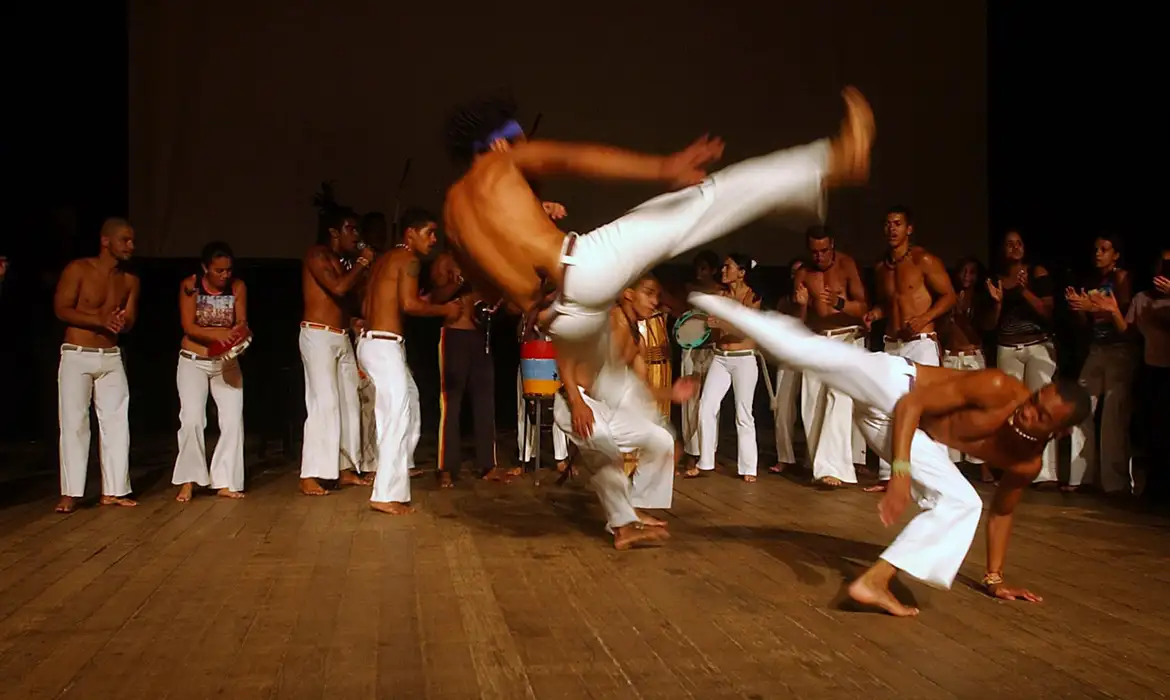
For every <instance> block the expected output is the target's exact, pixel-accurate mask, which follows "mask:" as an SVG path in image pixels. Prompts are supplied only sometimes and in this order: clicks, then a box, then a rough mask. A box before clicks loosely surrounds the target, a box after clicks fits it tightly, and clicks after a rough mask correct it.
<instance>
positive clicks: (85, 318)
mask: <svg viewBox="0 0 1170 700" xmlns="http://www.w3.org/2000/svg"><path fill="white" fill-rule="evenodd" d="M82 264H84V263H81V262H72V263H69V264H68V265H66V266H65V269H64V270H63V271H62V272H61V279H59V280H57V291H56V292H55V293H54V294H53V313H55V314H56V315H57V318H58V319H60V320H61V322H62V323H66V324H68V325H70V326H73V327H75V328H84V329H86V330H90V331H105V330H107V328H106V322H107V320H108V319H105V318H102V317H101V316H100V315H99V314H95V313H89V312H86V311H79V310H78V309H77V298H78V296H79V295H80V294H81V267H80V266H81V265H82Z"/></svg>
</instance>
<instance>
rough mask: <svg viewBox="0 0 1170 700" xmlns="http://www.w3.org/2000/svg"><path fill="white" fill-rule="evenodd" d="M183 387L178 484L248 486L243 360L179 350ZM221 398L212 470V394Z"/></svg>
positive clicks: (178, 374)
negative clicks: (209, 426)
mask: <svg viewBox="0 0 1170 700" xmlns="http://www.w3.org/2000/svg"><path fill="white" fill-rule="evenodd" d="M175 385H176V386H177V387H178V389H179V456H178V457H177V458H176V459H175V472H174V476H173V477H172V478H171V483H172V484H176V485H179V484H198V485H199V486H211V488H213V489H216V490H217V491H218V490H219V489H229V490H231V491H243V490H244V375H243V374H242V373H241V372H240V363H239V362H238V361H237V360H234V359H233V360H228V361H226V362H224V361H223V360H214V359H211V358H207V357H199V356H198V355H196V354H194V353H191V352H187V351H186V350H184V351H182V352H180V353H179V366H178V368H177V369H175ZM209 392H210V393H211V397H212V398H213V399H215V412H216V413H217V414H218V415H219V440H218V441H217V442H216V443H215V452H214V454H212V456H211V471H210V472H208V469H207V443H206V440H205V437H204V435H203V431H204V430H205V429H206V428H207V394H208V393H209Z"/></svg>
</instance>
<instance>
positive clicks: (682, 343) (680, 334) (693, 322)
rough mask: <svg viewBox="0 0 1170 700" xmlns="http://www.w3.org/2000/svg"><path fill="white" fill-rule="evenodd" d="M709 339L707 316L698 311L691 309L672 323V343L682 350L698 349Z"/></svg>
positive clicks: (709, 330)
mask: <svg viewBox="0 0 1170 700" xmlns="http://www.w3.org/2000/svg"><path fill="white" fill-rule="evenodd" d="M710 339H711V329H710V328H709V327H708V326H707V314H706V313H704V312H702V311H699V310H698V309H691V310H690V311H688V312H686V313H685V314H683V315H682V316H679V318H678V320H677V321H675V322H674V342H676V343H678V346H679V347H680V348H683V349H684V350H691V349H693V348H697V347H700V346H702V345H704V344H706V342H707V341H708V340H710Z"/></svg>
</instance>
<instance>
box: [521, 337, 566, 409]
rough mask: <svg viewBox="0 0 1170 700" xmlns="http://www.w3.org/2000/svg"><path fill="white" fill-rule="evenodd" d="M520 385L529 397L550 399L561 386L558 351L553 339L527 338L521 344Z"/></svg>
mask: <svg viewBox="0 0 1170 700" xmlns="http://www.w3.org/2000/svg"><path fill="white" fill-rule="evenodd" d="M520 385H521V390H522V391H523V392H524V396H525V397H528V398H541V399H548V398H552V397H553V396H555V395H556V393H557V390H558V389H560V388H561V375H560V374H559V373H558V372H557V353H556V351H555V350H554V349H553V344H552V341H551V340H526V341H524V342H523V343H521V344H520Z"/></svg>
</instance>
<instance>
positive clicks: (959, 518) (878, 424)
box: [690, 294, 983, 588]
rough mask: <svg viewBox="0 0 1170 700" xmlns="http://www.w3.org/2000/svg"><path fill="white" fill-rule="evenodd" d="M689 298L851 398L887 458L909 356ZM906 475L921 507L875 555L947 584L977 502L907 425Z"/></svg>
mask: <svg viewBox="0 0 1170 700" xmlns="http://www.w3.org/2000/svg"><path fill="white" fill-rule="evenodd" d="M690 302H691V303H692V304H694V305H695V306H697V307H699V308H701V309H703V310H704V311H706V312H708V313H709V314H711V315H712V316H715V317H717V318H719V319H720V320H722V321H724V322H725V323H728V324H730V325H732V326H733V327H735V328H736V329H738V330H739V331H740V332H742V333H743V334H744V336H745V337H747V338H751V339H752V340H754V341H756V343H757V344H758V345H759V347H760V350H761V351H763V352H765V353H767V354H769V355H772V356H775V357H776V359H778V360H779V361H780V362H782V363H784V364H785V365H786V366H788V367H793V368H797V369H800V370H802V371H804V372H806V373H808V372H813V373H816V374H817V375H819V376H820V377H821V378H822V381H824V383H825V384H827V385H828V386H829V387H830V388H832V389H834V390H836V391H839V392H841V393H842V394H845V395H846V396H849V397H851V398H852V399H853V406H854V415H855V419H856V420H857V421H858V422H859V423H860V426H861V431H862V434H863V435H864V436H865V439H866V441H867V442H868V443H869V445H870V447H872V448H873V449H874V450H876V451H877V452H878V454H880V455H881V456H882V457H883V458H886V459H887V460H888V459H889V458H890V456H891V451H892V441H893V434H892V433H893V430H892V427H893V426H892V423H893V420H892V416H893V413H894V407H895V406H896V405H897V403H898V400H899V399H901V398H902V397H903V396H905V395H906V394H907V393H908V392H909V391H910V389H911V387H912V383H913V378H914V376H915V375H916V374H917V366H916V365H915V364H914V363H913V362H911V361H907V360H906V359H904V358H900V357H895V356H893V355H889V354H886V353H871V352H867V351H865V350H863V349H861V348H859V347H855V346H853V345H850V344H848V343H841V342H838V341H835V340H830V339H828V338H825V337H823V336H819V335H816V334H814V333H812V332H811V331H809V330H808V329H807V328H805V326H804V325H803V324H802V323H801V322H800V321H799V319H795V318H792V317H791V316H784V315H781V314H778V313H774V312H761V311H757V310H755V309H749V308H747V307H746V306H744V305H742V304H739V303H737V302H735V301H734V300H732V299H726V298H723V297H716V296H710V295H699V294H691V295H690ZM910 479H911V480H912V482H913V486H912V489H913V494H914V498H915V500H916V502H917V503H918V507H919V508H920V509H921V512H920V513H919V514H918V515H916V516H915V517H914V519H913V520H911V521H910V522H909V524H907V525H906V527H905V528H904V529H903V530H902V532H901V533H900V534H899V535H898V537H897V538H896V539H895V540H894V542H893V544H891V545H890V546H889V547H888V548H887V549H886V551H885V552H883V553H882V555H881V558H882V559H885V560H886V561H887V562H889V563H890V564H891V565H893V566H894V567H896V568H898V569H900V570H902V571H905V572H906V573H908V574H910V575H911V576H913V577H915V578H917V579H920V580H922V581H924V582H926V583H929V584H931V585H933V586H937V587H940V588H950V586H951V583H952V582H953V581H954V578H955V574H956V573H957V572H958V570H959V567H960V566H961V565H962V563H963V559H964V558H965V557H966V556H967V550H968V549H970V547H971V541H972V540H973V539H974V537H975V530H976V528H977V527H978V526H979V517H980V513H981V512H982V508H983V504H982V502H981V501H980V500H979V495H978V494H977V493H976V492H975V489H974V488H973V487H972V486H971V484H969V483H968V482H967V480H966V479H965V478H963V475H962V473H960V472H959V469H958V468H957V467H956V466H955V465H954V463H952V462H951V460H950V459H949V457H948V455H947V448H946V447H945V446H943V445H941V444H939V443H937V442H935V441H934V440H932V439H931V438H930V436H928V435H927V434H926V433H924V432H922V431H921V430H916V431H915V432H914V438H913V442H912V443H911V447H910Z"/></svg>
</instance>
